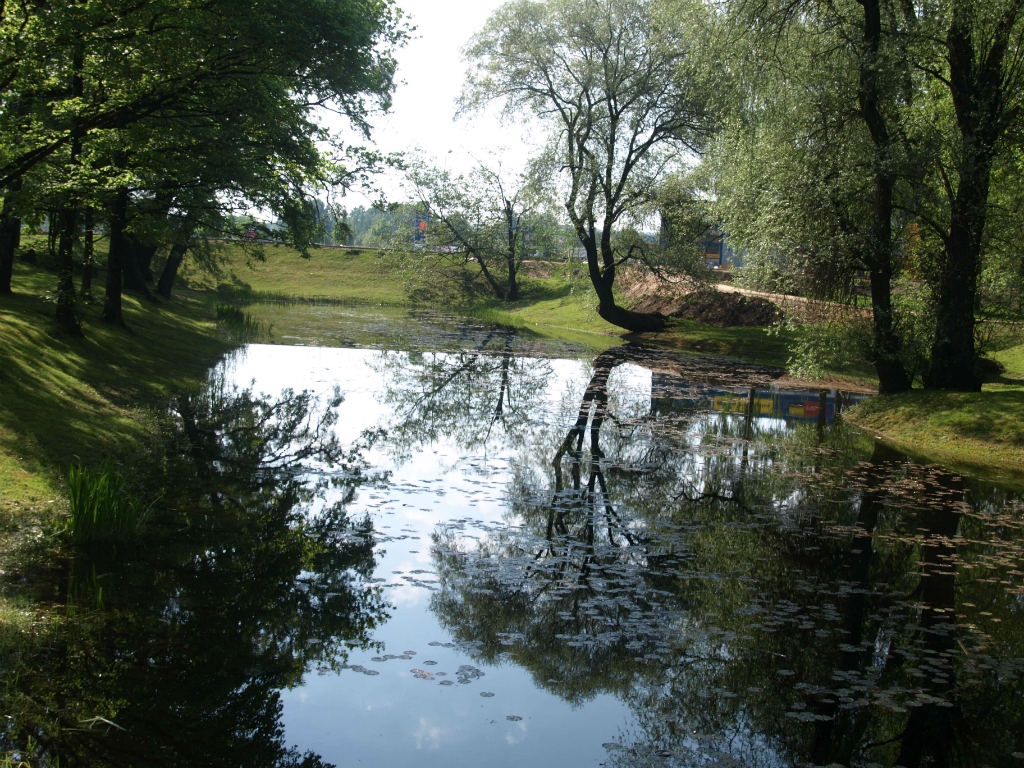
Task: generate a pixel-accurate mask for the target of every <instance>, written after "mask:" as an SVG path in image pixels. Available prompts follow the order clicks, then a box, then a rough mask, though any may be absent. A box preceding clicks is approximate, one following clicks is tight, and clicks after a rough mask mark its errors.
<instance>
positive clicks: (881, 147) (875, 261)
mask: <svg viewBox="0 0 1024 768" xmlns="http://www.w3.org/2000/svg"><path fill="white" fill-rule="evenodd" d="M861 5H862V6H863V8H864V49H863V50H862V51H861V63H860V90H859V92H858V104H859V106H860V115H861V119H863V120H864V123H865V125H866V126H867V129H868V133H869V134H870V135H871V141H872V143H873V144H874V147H875V156H874V158H873V159H874V164H875V172H874V178H873V180H872V181H873V184H874V189H873V190H872V197H873V199H872V201H871V209H872V210H871V224H870V226H869V230H870V231H869V235H868V238H869V240H868V253H866V254H865V258H864V261H865V262H866V264H867V267H868V272H869V275H870V279H871V317H872V330H873V344H872V347H873V349H872V355H873V357H874V363H875V371H876V372H877V373H878V392H879V394H882V395H889V394H895V393H897V392H906V391H907V390H908V389H910V386H911V383H912V382H911V381H910V377H909V376H907V372H906V369H905V368H904V367H903V361H902V359H901V358H900V350H901V348H902V346H903V344H902V341H901V339H900V337H899V334H898V333H897V332H896V326H895V324H894V323H893V308H892V275H893V267H892V262H893V247H892V213H893V189H894V187H895V177H894V174H893V171H892V169H891V168H890V167H889V166H890V164H891V162H892V159H891V157H890V154H891V142H890V136H889V129H888V126H887V125H886V121H885V116H884V115H883V114H882V110H881V107H880V101H881V99H882V94H881V86H880V85H879V80H878V78H879V72H878V68H879V60H878V59H879V49H880V46H881V39H882V19H881V8H880V6H879V2H878V0H861Z"/></svg>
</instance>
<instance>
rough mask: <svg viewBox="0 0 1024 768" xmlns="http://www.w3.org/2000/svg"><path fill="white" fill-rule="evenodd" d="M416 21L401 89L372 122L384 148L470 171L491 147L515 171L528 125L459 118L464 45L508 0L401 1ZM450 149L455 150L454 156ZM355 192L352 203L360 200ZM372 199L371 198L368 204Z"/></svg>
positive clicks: (388, 188) (402, 63)
mask: <svg viewBox="0 0 1024 768" xmlns="http://www.w3.org/2000/svg"><path fill="white" fill-rule="evenodd" d="M397 2H398V5H399V7H400V8H402V10H403V11H404V12H405V13H406V14H407V15H408V16H410V17H411V19H412V23H413V24H414V25H415V26H416V27H417V29H416V32H415V33H414V34H413V39H412V40H410V41H409V43H408V45H406V47H405V48H403V49H402V50H400V51H399V52H398V74H397V77H396V79H397V81H398V88H397V90H396V91H395V97H394V106H393V107H392V109H391V112H389V113H388V114H387V115H384V116H381V117H377V118H375V119H374V120H373V123H374V132H373V139H374V141H375V142H376V144H377V147H378V149H380V150H381V151H384V152H403V151H409V150H412V149H416V148H418V149H420V150H422V151H423V153H424V154H425V155H426V156H427V157H428V158H433V160H434V161H435V162H436V163H437V164H438V165H440V166H442V167H445V166H446V167H447V168H449V169H454V170H457V171H466V170H468V169H469V167H470V166H471V165H472V164H473V158H474V157H476V158H479V159H487V160H489V161H490V160H491V156H492V153H493V154H496V155H497V156H498V157H499V158H500V159H501V161H502V165H503V167H505V168H509V169H516V170H517V169H519V168H520V167H522V164H523V161H524V160H525V159H526V157H527V156H528V155H529V154H530V147H529V145H528V143H527V142H525V141H524V140H523V139H522V138H521V137H522V134H524V133H525V131H524V130H523V129H522V127H521V126H518V125H513V124H508V125H502V124H501V122H500V121H499V120H498V118H497V116H496V114H495V112H496V110H490V111H489V113H488V114H485V115H479V116H474V117H472V118H466V117H463V118H460V119H459V120H458V121H456V122H453V120H452V118H453V116H454V114H455V99H456V98H457V97H458V95H459V93H460V92H461V90H462V82H463V79H464V76H465V64H464V62H463V61H462V58H461V55H460V49H461V48H462V46H463V45H465V43H466V42H467V41H468V40H469V38H470V37H471V36H472V35H473V34H474V33H475V32H477V31H479V30H480V29H481V28H482V27H483V25H484V22H486V21H487V17H488V16H489V15H490V14H491V12H492V11H493V10H494V9H496V8H498V7H499V6H500V5H501V4H502V0H471V1H468V0H447V1H446V2H438V1H437V0H397ZM449 151H450V152H451V154H449ZM383 186H384V187H385V192H386V193H387V195H388V197H389V198H391V199H399V198H401V197H402V195H401V189H400V186H399V180H398V179H397V178H390V179H388V180H387V181H385V182H384V183H383ZM363 199H364V198H363V196H362V195H356V194H353V195H352V196H351V197H350V198H349V202H348V204H349V205H351V206H355V205H359V204H361V203H362V201H363ZM362 204H365V203H362Z"/></svg>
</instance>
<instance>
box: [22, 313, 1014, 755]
mask: <svg viewBox="0 0 1024 768" xmlns="http://www.w3.org/2000/svg"><path fill="white" fill-rule="evenodd" d="M252 311H254V312H255V313H256V314H257V316H261V317H263V318H265V319H266V320H267V322H270V321H273V322H274V330H273V334H274V339H275V340H276V341H279V342H282V343H278V344H271V343H259V344H255V343H254V344H248V345H246V346H245V347H244V348H243V349H241V350H240V351H239V352H238V353H236V354H234V355H232V356H231V357H230V358H228V359H226V360H225V361H223V363H222V364H221V365H220V366H218V368H217V369H215V370H214V371H211V374H210V382H209V384H208V385H207V386H206V387H203V388H200V389H197V390H195V391H192V392H186V393H180V394H179V395H178V396H176V397H175V398H174V400H173V401H172V402H171V404H170V407H169V409H168V413H167V415H166V417H165V421H166V423H165V424H164V426H163V430H162V434H163V438H162V439H161V441H160V444H159V445H155V446H154V447H153V450H152V453H151V455H149V456H148V458H147V459H146V461H148V464H147V465H146V467H144V468H142V469H140V470H139V476H140V478H141V479H140V480H139V481H138V487H139V489H140V491H139V492H141V489H143V488H148V489H156V488H159V489H160V490H159V493H157V492H156V491H151V493H152V494H153V496H154V504H155V506H154V514H153V518H152V520H151V522H150V523H149V524H148V525H147V527H146V528H145V529H144V531H143V533H142V535H141V536H140V538H139V539H138V540H137V541H134V542H129V543H121V544H117V545H110V546H99V547H91V548H88V549H82V550H81V551H79V552H77V553H76V554H75V555H74V557H73V558H71V559H70V560H68V559H66V558H65V559H63V560H62V559H59V558H58V559H56V560H55V559H53V558H47V556H46V554H47V549H46V546H45V544H44V543H39V544H36V545H29V544H27V545H25V549H26V553H25V554H24V555H23V556H22V560H21V561H19V562H20V564H19V565H18V566H17V567H16V568H12V569H10V572H9V573H8V574H6V575H5V576H4V578H5V579H6V580H7V581H6V583H5V587H4V588H5V593H6V594H7V596H8V603H7V604H8V605H17V606H19V607H18V609H17V610H15V609H14V608H10V609H8V614H9V615H8V616H5V617H4V624H3V625H4V626H5V627H6V629H5V630H4V632H5V633H4V636H3V639H2V642H3V644H4V652H5V653H6V654H7V659H8V662H9V664H8V666H9V670H8V673H7V675H6V677H5V682H6V692H5V694H4V700H5V707H6V710H5V714H7V725H6V730H5V731H4V739H5V740H6V741H7V742H8V744H9V745H10V744H13V743H14V742H15V741H17V740H18V739H21V742H22V743H23V742H24V737H25V734H26V733H31V734H32V738H33V746H32V748H31V749H30V750H29V752H28V753H26V756H29V757H32V758H33V759H34V760H37V761H38V762H39V763H40V764H43V765H56V764H57V757H58V756H59V757H60V765H61V766H66V765H184V764H188V765H246V766H252V765H268V766H270V765H275V766H278V765H280V766H283V765H308V766H317V765H324V764H333V765H338V766H343V765H344V766H349V765H365V766H480V765H493V766H524V765H557V766H587V765H593V766H597V765H605V766H808V765H820V766H827V765H845V766H895V765H902V766H906V767H907V768H911V767H912V766H925V765H964V766H979V767H980V766H1014V765H1024V699H1022V697H1021V690H1022V689H1021V679H1022V674H1024V647H1022V646H1024V619H1022V613H1024V569H1022V565H1024V562H1022V560H1024V558H1022V551H1021V543H1022V540H1024V536H1022V524H1024V517H1022V504H1021V501H1020V497H1019V494H1018V493H1017V491H1016V490H1014V487H1011V486H1012V485H1013V484H1012V483H1008V484H1004V485H1002V486H1000V485H997V484H993V483H991V482H981V481H977V480H973V479H972V478H970V477H965V476H963V475H960V474H957V473H955V472H951V471H947V470H945V469H943V468H941V467H937V466H920V465H918V464H915V463H913V462H912V461H911V460H910V459H908V458H907V457H906V456H904V455H902V454H900V453H899V452H897V451H895V450H893V449H892V448H890V447H888V446H887V445H885V444H884V443H882V442H881V441H878V440H876V439H874V438H872V437H870V436H868V435H865V434H863V433H860V432H858V431H857V430H855V429H853V428H852V427H850V426H848V425H847V424H845V423H844V422H843V419H842V412H843V410H844V409H845V408H847V407H849V406H850V405H852V404H854V403H856V402H857V401H858V399H859V397H860V396H858V395H852V394H850V393H845V392H838V391H834V390H818V389H815V390H807V391H799V390H792V389H785V388H781V387H778V386H776V385H775V384H774V382H775V380H776V379H777V378H778V374H779V372H778V371H773V370H771V369H765V368H760V367H757V366H751V365H744V364H739V363H736V362H734V361H728V360H722V359H714V358H708V357H696V356H686V355H678V354H671V353H668V352H665V351H662V350H658V349H651V348H644V347H642V346H638V345H633V344H627V345H622V346H615V347H612V348H610V349H602V348H601V342H600V341H599V340H595V341H594V342H593V343H591V342H588V341H587V340H586V339H585V338H582V339H581V338H580V337H573V338H572V339H557V338H556V339H551V338H543V337H540V336H537V335H535V334H531V333H529V332H528V331H526V330H513V329H505V328H497V327H489V326H486V325H481V324H475V323H471V322H467V321H462V320H459V319H457V318H452V317H446V316H442V315H432V314H425V313H407V312H398V311H385V310H379V311H378V310H367V309H353V308H347V309H346V308H338V307H298V308H297V307H293V306H281V305H278V306H268V307H264V308H256V309H255V310H252ZM33 546H34V547H35V549H33ZM15 673H16V674H15Z"/></svg>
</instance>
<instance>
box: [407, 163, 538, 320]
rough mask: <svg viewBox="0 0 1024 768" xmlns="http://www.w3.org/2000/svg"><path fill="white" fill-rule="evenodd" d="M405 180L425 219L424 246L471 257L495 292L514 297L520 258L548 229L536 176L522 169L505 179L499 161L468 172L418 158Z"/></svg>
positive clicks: (500, 296)
mask: <svg viewBox="0 0 1024 768" xmlns="http://www.w3.org/2000/svg"><path fill="white" fill-rule="evenodd" d="M409 180H410V182H411V183H412V189H413V194H414V196H415V199H416V201H417V203H418V204H419V205H420V207H421V208H422V210H423V211H424V213H425V214H426V217H427V219H428V220H429V223H428V227H429V246H430V249H431V250H433V251H436V252H438V253H442V254H449V257H455V258H459V259H460V260H461V261H462V262H463V263H467V262H474V263H476V264H477V265H479V267H480V273H481V274H482V275H483V277H484V279H485V280H486V281H487V285H488V286H489V287H490V289H491V291H492V292H493V293H494V295H495V297H496V298H498V299H501V300H504V301H517V300H518V299H519V278H518V272H519V268H520V266H521V264H522V261H523V258H524V257H525V255H526V254H527V252H528V251H531V250H536V249H538V248H539V247H541V246H543V245H544V244H545V243H546V242H547V240H548V239H549V238H548V237H547V235H550V232H546V231H545V229H546V228H545V226H544V225H545V224H546V223H548V220H545V219H544V217H543V216H542V215H541V214H542V212H543V206H544V204H545V202H546V200H545V193H544V189H543V183H542V181H541V180H540V179H539V178H538V177H537V176H536V175H534V176H532V177H531V175H530V174H529V172H526V173H523V174H521V175H520V176H519V178H518V179H516V181H515V182H514V183H513V184H509V182H508V180H507V179H506V178H504V177H503V175H502V172H501V168H500V166H499V167H498V168H496V169H495V168H489V167H487V166H486V165H484V164H483V163H480V164H478V165H477V166H476V167H475V168H474V169H473V171H472V172H471V173H470V174H469V175H468V176H462V175H459V176H455V175H453V174H452V173H451V172H450V171H448V170H439V169H437V168H431V167H429V166H427V165H425V164H422V163H420V164H418V165H416V166H415V167H413V168H412V170H411V172H410V173H409ZM499 270H500V271H501V272H503V273H504V276H502V275H501V274H500V273H499Z"/></svg>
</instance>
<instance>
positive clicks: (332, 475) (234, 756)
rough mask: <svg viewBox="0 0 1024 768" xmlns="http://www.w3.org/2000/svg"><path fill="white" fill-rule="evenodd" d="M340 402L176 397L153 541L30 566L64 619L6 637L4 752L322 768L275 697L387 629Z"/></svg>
mask: <svg viewBox="0 0 1024 768" xmlns="http://www.w3.org/2000/svg"><path fill="white" fill-rule="evenodd" d="M338 400H339V398H338V396H335V398H333V399H332V400H330V401H328V402H326V403H318V402H317V401H316V400H315V399H314V398H313V397H312V396H311V395H310V394H309V393H307V392H302V393H295V392H285V393H283V395H282V396H281V397H279V398H273V399H272V398H268V397H264V396H257V395H256V394H255V393H254V392H253V391H252V390H248V389H247V390H240V391H238V390H232V389H230V388H227V387H225V386H224V385H223V383H222V382H215V383H213V384H212V385H210V386H209V387H205V388H203V389H200V390H197V391H195V392H191V393H187V394H183V395H181V396H179V397H178V398H176V400H175V401H174V404H173V408H172V411H171V414H170V417H169V420H168V424H167V427H166V430H165V436H164V439H165V442H166V446H165V450H164V451H163V452H162V453H161V455H160V461H159V462H154V466H153V467H152V469H151V471H152V472H153V474H154V476H153V477H150V478H149V482H150V484H151V490H153V491H155V490H156V488H159V489H160V492H161V493H162V494H163V499H162V501H161V502H160V510H161V514H160V518H159V520H158V521H157V523H156V524H155V526H154V527H153V528H151V530H150V531H149V532H148V534H147V535H146V536H145V537H144V538H143V540H142V541H141V542H139V543H138V544H137V545H133V546H121V547H118V548H117V549H114V548H110V547H108V548H97V549H93V550H90V551H89V552H80V553H78V554H77V555H76V556H75V557H74V559H73V561H71V562H69V563H66V564H63V565H60V566H57V568H56V570H57V572H56V573H55V572H54V571H53V570H50V567H51V566H49V564H48V563H46V562H35V561H33V560H31V559H30V560H29V562H27V563H25V564H24V565H23V566H22V567H23V568H24V576H25V577H26V578H27V579H29V580H30V583H31V584H32V585H33V586H35V587H37V588H38V590H39V594H37V598H39V599H42V600H54V601H56V602H57V603H58V604H61V603H63V604H64V605H66V606H67V609H66V613H65V615H64V617H63V618H61V617H59V614H54V613H52V612H51V613H49V614H47V615H40V617H39V620H38V621H36V622H33V623H32V624H31V625H30V626H28V627H26V628H25V631H24V632H23V633H21V634H19V635H15V636H10V635H7V636H5V637H4V645H5V653H6V654H12V656H11V658H16V659H17V663H15V664H14V665H13V668H9V669H8V670H7V673H6V676H5V677H6V683H7V689H6V691H5V695H4V704H5V709H4V712H5V714H7V716H8V719H7V728H6V730H5V732H4V734H3V736H4V741H5V742H6V746H7V747H8V748H15V747H20V748H22V749H24V748H25V747H26V745H30V744H34V745H35V747H34V749H29V750H28V752H29V754H30V756H32V757H34V759H35V760H37V761H38V762H39V764H42V765H57V764H58V763H59V764H60V765H62V766H64V765H90V766H95V765H119V766H120V765H184V764H188V765H231V766H237V765H246V766H250V765H252V766H299V765H302V766H318V765H322V764H323V763H322V761H321V760H320V758H319V757H317V756H316V755H313V754H309V753H307V754H302V753H301V752H300V751H299V750H297V749H295V748H289V747H288V746H287V745H286V742H285V739H284V733H283V728H282V725H281V721H280V718H281V701H280V694H279V691H280V689H282V688H286V687H290V686H292V685H295V684H297V683H298V682H299V681H300V680H301V678H302V676H303V674H304V673H305V672H306V671H307V670H309V669H311V668H312V667H315V666H320V667H323V668H327V667H332V666H334V667H337V666H338V665H339V664H340V663H342V662H343V661H344V658H345V656H346V653H347V651H348V649H350V648H359V647H367V646H371V645H372V644H373V642H374V641H373V637H372V634H373V630H374V629H375V627H377V626H378V625H379V624H380V623H382V622H383V621H385V620H386V619H387V616H388V613H387V610H386V608H387V606H386V603H385V602H384V600H383V599H382V597H381V595H380V592H379V590H377V589H375V588H367V587H368V586H369V585H368V583H367V582H368V579H369V578H370V577H371V574H372V571H373V568H374V563H375V556H374V552H373V543H372V528H371V527H370V525H369V522H368V521H367V520H359V519H352V518H351V517H350V516H349V514H348V512H347V509H346V507H347V504H348V503H349V502H350V501H351V499H352V495H353V493H354V491H355V489H356V488H357V487H359V486H360V485H362V484H364V483H365V482H367V481H368V480H372V479H374V478H373V477H372V475H370V474H369V472H368V468H367V466H366V465H365V462H364V461H363V459H362V451H363V450H365V446H361V445H356V446H355V447H352V446H348V447H344V446H342V445H341V444H340V443H339V441H338V440H337V438H336V437H335V436H334V432H333V426H334V418H335V417H334V408H335V407H336V406H337V405H338ZM311 465H316V466H318V467H319V468H320V469H321V470H323V471H322V472H321V473H318V474H317V475H316V476H315V478H311V477H310V476H309V467H310V466H311ZM44 568H46V569H47V570H42V569H44ZM62 573H63V576H62ZM51 585H52V586H51ZM62 585H66V591H65V588H64V587H63V586H62ZM53 586H56V587H57V588H58V590H59V592H58V593H57V594H52V593H51V594H50V596H49V597H47V596H46V594H45V593H46V591H47V590H51V589H52V587H53ZM33 753H34V754H33Z"/></svg>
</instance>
